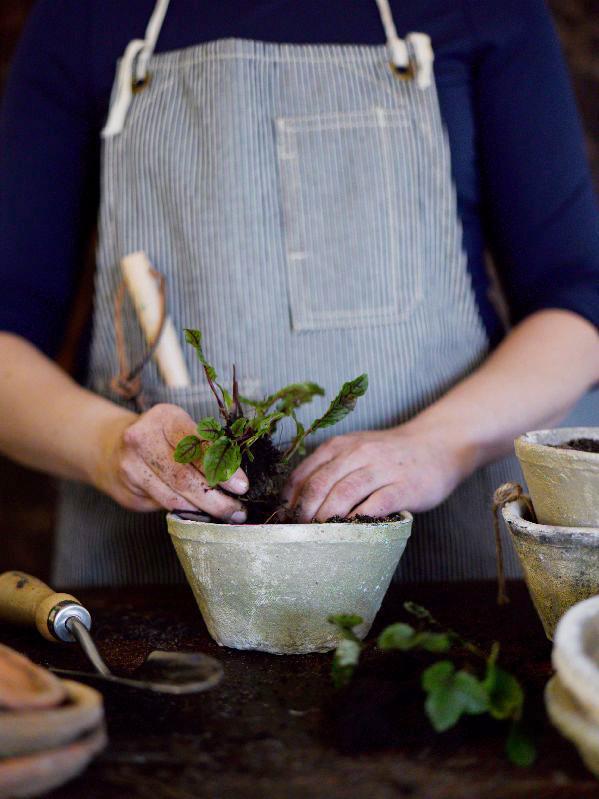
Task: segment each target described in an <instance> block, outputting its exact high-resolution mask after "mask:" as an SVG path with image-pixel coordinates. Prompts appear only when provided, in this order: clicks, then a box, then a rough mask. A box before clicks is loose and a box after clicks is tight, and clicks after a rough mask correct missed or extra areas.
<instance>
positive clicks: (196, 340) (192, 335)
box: [185, 327, 216, 381]
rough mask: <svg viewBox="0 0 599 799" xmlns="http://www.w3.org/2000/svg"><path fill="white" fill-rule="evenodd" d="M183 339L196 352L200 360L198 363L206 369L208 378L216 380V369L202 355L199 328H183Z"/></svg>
mask: <svg viewBox="0 0 599 799" xmlns="http://www.w3.org/2000/svg"><path fill="white" fill-rule="evenodd" d="M185 341H186V342H187V343H188V344H191V346H192V347H193V348H194V350H195V351H196V354H197V356H198V358H199V360H200V363H201V364H202V366H203V367H204V369H205V370H206V374H207V375H208V377H209V378H210V380H212V381H215V380H216V371H215V369H214V367H213V366H212V365H211V364H209V363H208V361H207V360H206V358H205V356H204V351H203V349H202V332H201V331H200V330H192V329H190V328H187V327H186V328H185Z"/></svg>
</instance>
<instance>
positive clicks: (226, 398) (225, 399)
mask: <svg viewBox="0 0 599 799" xmlns="http://www.w3.org/2000/svg"><path fill="white" fill-rule="evenodd" d="M215 377H216V375H215ZM213 379H214V378H213ZM216 385H217V386H218V387H219V389H220V393H221V394H222V395H223V402H224V403H225V407H226V408H227V410H229V409H230V408H231V406H232V405H233V397H232V396H231V395H230V394H229V392H228V391H227V389H226V388H223V386H221V384H220V383H217V384H216Z"/></svg>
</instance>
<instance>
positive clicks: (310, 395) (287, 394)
mask: <svg viewBox="0 0 599 799" xmlns="http://www.w3.org/2000/svg"><path fill="white" fill-rule="evenodd" d="M317 396H324V389H323V388H322V387H321V386H319V385H318V384H317V383H309V382H306V383H290V384H289V385H288V386H285V387H284V388H281V389H279V391H276V392H275V393H274V394H270V395H269V396H268V397H265V398H264V399H263V400H250V399H248V398H247V397H241V400H242V402H244V403H247V404H248V405H251V406H252V407H253V408H256V410H258V411H260V412H261V413H265V412H266V411H267V410H268V409H269V408H270V407H271V406H272V405H274V404H275V402H278V403H279V405H278V406H277V410H279V411H282V412H283V413H285V415H291V411H292V410H293V409H294V408H299V406H300V405H304V404H305V403H306V402H311V401H312V400H313V399H314V397H317Z"/></svg>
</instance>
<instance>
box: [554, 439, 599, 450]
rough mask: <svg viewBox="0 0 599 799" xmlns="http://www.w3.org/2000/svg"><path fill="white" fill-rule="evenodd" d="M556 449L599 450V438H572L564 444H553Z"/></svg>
mask: <svg viewBox="0 0 599 799" xmlns="http://www.w3.org/2000/svg"><path fill="white" fill-rule="evenodd" d="M553 446H554V447H555V448H556V449H575V450H578V451H579V452H599V438H572V439H570V441H564V442H563V443H562V444H553Z"/></svg>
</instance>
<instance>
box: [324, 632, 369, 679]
mask: <svg viewBox="0 0 599 799" xmlns="http://www.w3.org/2000/svg"><path fill="white" fill-rule="evenodd" d="M361 650H362V646H361V644H360V643H359V641H354V640H352V639H350V638H344V639H343V640H342V641H340V642H339V644H338V646H337V649H336V650H335V654H334V655H333V665H332V666H331V677H332V678H333V684H334V685H335V687H336V688H341V687H342V686H344V685H347V683H348V682H349V681H350V680H351V678H352V675H353V673H354V671H355V669H356V666H357V665H358V661H359V660H360V652H361Z"/></svg>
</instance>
